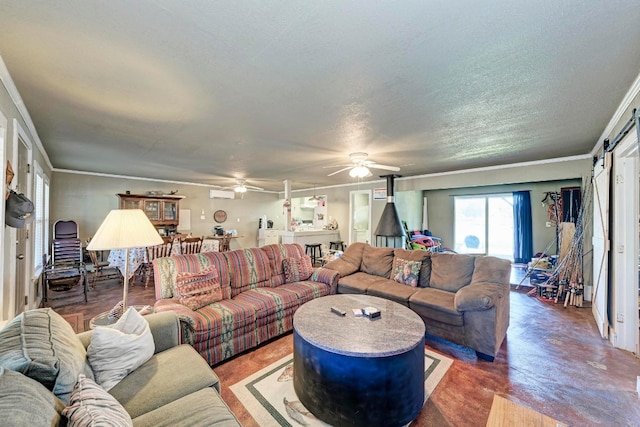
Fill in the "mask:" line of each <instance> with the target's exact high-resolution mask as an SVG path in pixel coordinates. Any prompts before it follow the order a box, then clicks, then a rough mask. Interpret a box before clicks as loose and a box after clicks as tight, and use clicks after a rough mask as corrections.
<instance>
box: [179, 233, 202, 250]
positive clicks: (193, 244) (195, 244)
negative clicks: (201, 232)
mask: <svg viewBox="0 0 640 427" xmlns="http://www.w3.org/2000/svg"><path fill="white" fill-rule="evenodd" d="M201 248H202V237H185V238H184V239H180V249H181V251H182V252H181V253H183V254H199V253H200V249H201Z"/></svg>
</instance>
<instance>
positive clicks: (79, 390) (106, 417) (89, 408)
mask: <svg viewBox="0 0 640 427" xmlns="http://www.w3.org/2000/svg"><path fill="white" fill-rule="evenodd" d="M62 415H64V416H66V417H67V418H68V419H69V423H68V424H67V426H68V427H85V426H86V427H91V426H123V427H124V426H133V421H132V420H131V417H130V416H129V414H128V413H127V411H125V409H124V408H123V407H122V405H121V404H120V402H118V401H117V400H116V398H115V397H113V396H111V395H110V394H109V393H107V392H106V391H105V390H104V389H103V388H102V387H100V386H99V385H98V384H96V383H95V382H94V381H91V380H90V379H88V378H87V377H85V376H84V375H80V376H79V378H78V382H77V383H76V385H75V387H74V388H73V392H72V393H71V403H70V405H69V406H67V407H66V408H64V410H63V411H62Z"/></svg>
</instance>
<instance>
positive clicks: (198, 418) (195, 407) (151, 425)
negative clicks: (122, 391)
mask: <svg viewBox="0 0 640 427" xmlns="http://www.w3.org/2000/svg"><path fill="white" fill-rule="evenodd" d="M133 421H134V425H135V426H136V427H174V426H216V427H240V426H241V424H240V422H239V421H238V419H237V418H236V417H235V415H233V412H231V410H230V409H229V407H228V406H227V405H226V403H224V401H223V400H222V398H221V397H220V395H219V394H218V393H217V392H216V391H215V390H214V389H212V388H210V387H207V388H203V389H202V390H198V391H196V392H195V393H191V394H189V395H187V396H184V397H181V398H180V399H178V400H176V401H173V402H170V403H167V404H166V405H164V406H161V407H159V408H158V409H154V410H153V411H151V412H147V413H146V414H143V415H141V416H139V417H137V418H136V419H134V420H133Z"/></svg>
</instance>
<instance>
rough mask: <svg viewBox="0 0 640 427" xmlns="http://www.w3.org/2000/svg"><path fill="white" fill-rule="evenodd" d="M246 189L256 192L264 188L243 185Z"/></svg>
mask: <svg viewBox="0 0 640 427" xmlns="http://www.w3.org/2000/svg"><path fill="white" fill-rule="evenodd" d="M244 186H245V187H246V188H248V189H250V190H257V191H264V188H262V187H256V186H255V185H247V184H245V185H244Z"/></svg>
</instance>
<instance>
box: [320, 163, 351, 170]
mask: <svg viewBox="0 0 640 427" xmlns="http://www.w3.org/2000/svg"><path fill="white" fill-rule="evenodd" d="M351 166H353V165H352V164H351V165H331V166H323V167H322V169H332V168H347V167H348V168H350V167H351Z"/></svg>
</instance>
